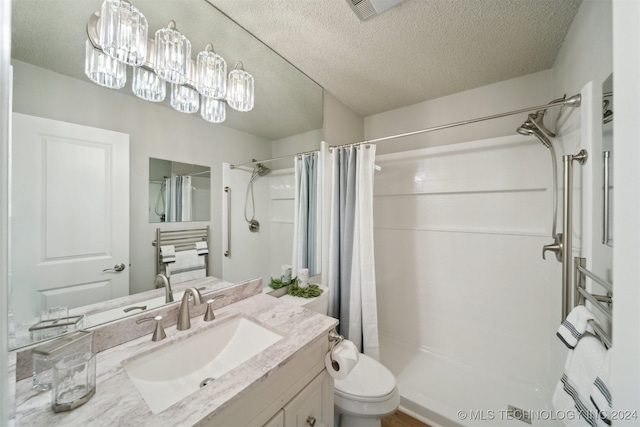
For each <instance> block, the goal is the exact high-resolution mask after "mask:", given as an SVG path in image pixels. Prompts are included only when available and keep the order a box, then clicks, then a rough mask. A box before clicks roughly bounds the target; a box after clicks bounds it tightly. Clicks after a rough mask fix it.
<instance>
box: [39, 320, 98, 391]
mask: <svg viewBox="0 0 640 427" xmlns="http://www.w3.org/2000/svg"><path fill="white" fill-rule="evenodd" d="M76 352H92V353H93V331H77V332H74V333H72V334H68V335H64V336H62V337H60V338H58V339H55V340H52V341H49V342H47V343H45V344H42V345H40V346H38V347H36V348H34V349H33V353H32V360H33V388H35V389H36V390H40V391H46V390H50V389H51V387H52V384H53V365H54V364H55V363H56V362H57V361H58V360H60V359H61V358H62V357H64V356H67V355H69V354H73V353H76Z"/></svg>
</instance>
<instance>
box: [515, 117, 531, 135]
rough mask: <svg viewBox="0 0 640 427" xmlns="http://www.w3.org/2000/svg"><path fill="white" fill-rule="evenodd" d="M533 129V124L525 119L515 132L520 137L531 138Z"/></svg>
mask: <svg viewBox="0 0 640 427" xmlns="http://www.w3.org/2000/svg"><path fill="white" fill-rule="evenodd" d="M533 129H534V128H533V123H531V120H529V119H527V121H526V122H524V123H523V124H521V125H520V126H518V129H516V132H518V133H519V134H520V135H524V136H531V135H533Z"/></svg>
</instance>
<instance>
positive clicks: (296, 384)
mask: <svg viewBox="0 0 640 427" xmlns="http://www.w3.org/2000/svg"><path fill="white" fill-rule="evenodd" d="M328 351H329V340H328V339H327V335H323V336H321V337H320V338H319V339H317V340H315V341H314V342H313V343H311V344H310V345H309V346H307V348H305V349H303V350H302V351H300V352H299V353H297V354H296V355H295V356H294V357H293V358H292V359H291V360H289V361H288V362H286V364H284V365H283V366H281V367H280V368H279V369H278V370H276V371H275V372H273V373H272V374H271V375H268V376H267V377H266V378H264V379H263V380H262V381H260V382H259V383H258V384H256V385H254V386H252V387H251V388H250V389H249V390H247V392H246V393H244V395H243V396H241V397H239V398H238V399H236V400H235V401H234V402H233V403H231V404H230V405H229V406H228V407H227V408H225V409H223V410H222V411H220V412H217V413H214V414H212V415H211V416H209V417H206V418H205V419H203V420H202V421H201V422H200V423H198V425H206V426H236V425H237V426H247V427H290V426H300V427H309V426H315V427H321V426H324V427H327V426H332V425H333V378H331V376H330V375H329V373H328V372H327V370H326V368H325V366H324V356H325V355H326V354H327V352H328ZM314 421H315V422H314Z"/></svg>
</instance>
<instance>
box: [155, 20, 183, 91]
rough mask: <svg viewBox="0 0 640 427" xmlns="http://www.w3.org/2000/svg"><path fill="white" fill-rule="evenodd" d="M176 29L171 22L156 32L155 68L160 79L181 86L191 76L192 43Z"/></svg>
mask: <svg viewBox="0 0 640 427" xmlns="http://www.w3.org/2000/svg"><path fill="white" fill-rule="evenodd" d="M175 28H176V24H175V22H173V21H171V22H169V26H168V27H167V28H163V29H161V30H158V31H156V39H155V58H154V68H155V71H156V74H157V75H158V76H160V78H162V79H164V80H166V81H167V82H169V83H175V84H179V85H181V84H184V83H186V82H187V79H188V78H189V76H190V75H191V42H190V41H189V40H188V39H187V38H186V37H185V36H183V35H182V33H180V32H179V31H178V30H176V29H175Z"/></svg>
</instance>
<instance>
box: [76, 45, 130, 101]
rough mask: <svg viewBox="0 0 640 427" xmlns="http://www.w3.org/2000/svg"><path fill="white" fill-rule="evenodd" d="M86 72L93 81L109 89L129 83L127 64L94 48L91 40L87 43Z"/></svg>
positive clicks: (119, 87)
mask: <svg viewBox="0 0 640 427" xmlns="http://www.w3.org/2000/svg"><path fill="white" fill-rule="evenodd" d="M84 73H85V74H86V75H87V77H89V80H91V81H92V82H94V83H96V84H98V85H100V86H104V87H107V88H109V89H122V88H123V87H124V85H125V84H126V83H127V68H126V67H125V65H124V64H123V63H122V62H120V61H118V60H116V59H113V58H112V57H110V56H107V55H105V54H104V53H103V52H102V51H100V50H98V49H96V48H94V47H93V44H91V42H90V41H89V40H87V41H86V43H85V57H84Z"/></svg>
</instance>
